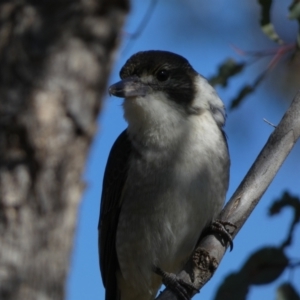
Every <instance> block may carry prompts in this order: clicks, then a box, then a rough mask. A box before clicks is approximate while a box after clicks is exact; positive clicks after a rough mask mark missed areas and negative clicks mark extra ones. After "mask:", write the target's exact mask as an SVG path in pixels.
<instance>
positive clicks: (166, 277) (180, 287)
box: [153, 266, 199, 300]
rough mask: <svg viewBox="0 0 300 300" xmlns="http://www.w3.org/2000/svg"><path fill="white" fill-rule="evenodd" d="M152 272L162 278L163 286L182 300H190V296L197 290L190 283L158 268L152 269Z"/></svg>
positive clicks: (197, 291) (197, 290)
mask: <svg viewBox="0 0 300 300" xmlns="http://www.w3.org/2000/svg"><path fill="white" fill-rule="evenodd" d="M153 271H154V272H155V273H156V274H157V275H159V276H161V277H162V282H163V284H164V285H165V286H166V287H168V288H170V289H171V290H172V291H173V292H174V293H176V295H177V296H178V297H179V298H180V299H182V300H190V299H191V296H192V295H193V294H194V293H195V292H196V293H199V289H198V288H197V287H196V286H195V285H194V284H192V283H191V282H186V281H185V280H183V279H182V278H179V277H177V276H176V275H175V274H173V273H167V272H165V271H163V270H162V269H160V268H158V267H156V266H155V267H153Z"/></svg>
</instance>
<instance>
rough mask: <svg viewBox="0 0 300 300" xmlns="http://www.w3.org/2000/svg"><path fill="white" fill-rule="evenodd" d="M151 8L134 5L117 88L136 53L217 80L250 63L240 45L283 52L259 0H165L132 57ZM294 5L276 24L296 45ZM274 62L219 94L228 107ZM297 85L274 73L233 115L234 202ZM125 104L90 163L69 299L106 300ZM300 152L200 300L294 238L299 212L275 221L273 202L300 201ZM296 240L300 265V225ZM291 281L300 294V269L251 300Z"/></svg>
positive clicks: (110, 113)
mask: <svg viewBox="0 0 300 300" xmlns="http://www.w3.org/2000/svg"><path fill="white" fill-rule="evenodd" d="M149 2H150V1H149V0H147V1H146V0H144V1H138V0H135V1H133V2H132V11H131V13H130V15H129V17H128V20H127V23H126V27H125V28H124V32H123V43H122V47H121V49H120V51H119V52H118V56H117V57H116V64H115V66H114V68H113V70H112V74H111V77H110V79H109V84H112V83H114V82H116V81H118V80H119V75H118V73H119V70H120V68H121V67H122V65H123V64H124V63H125V61H126V60H127V59H128V58H129V57H130V56H131V55H132V54H134V53H136V52H137V51H140V50H150V49H151V50H153V49H159V50H168V51H172V52H175V53H178V54H181V55H183V56H184V57H186V58H187V59H188V60H189V61H190V63H191V65H192V66H193V67H194V68H195V69H196V70H197V71H198V72H199V73H201V74H202V75H204V76H206V77H210V76H211V75H213V74H215V73H216V69H217V66H218V65H219V64H220V63H221V62H222V61H223V60H224V59H225V58H227V57H229V56H230V57H233V58H235V59H236V60H242V59H245V58H244V57H239V56H238V55H237V54H236V53H235V52H234V50H233V48H232V45H235V46H237V47H239V48H241V49H243V50H264V49H270V48H274V47H276V45H274V44H273V43H272V42H271V41H269V40H268V39H267V38H266V37H265V36H264V35H263V34H262V33H261V31H260V28H259V21H258V20H259V7H258V5H257V4H256V2H254V3H249V4H247V5H245V3H243V1H233V0H228V1H218V0H212V1H196V0H186V1H180V0H172V1H171V0H164V1H163V0H161V1H159V2H158V4H157V6H156V8H155V10H154V12H153V14H152V17H151V19H150V21H149V23H148V25H147V27H146V28H145V29H144V30H143V32H142V34H141V35H140V37H139V38H138V39H137V40H135V41H134V42H132V43H131V44H130V47H127V48H126V49H127V50H126V52H125V53H124V51H123V50H122V49H124V47H126V46H127V45H128V36H129V34H131V33H134V32H135V30H136V28H137V26H138V24H139V23H140V21H141V20H142V18H143V16H144V14H145V13H146V10H147V7H148V5H149ZM208 2H209V3H208ZM278 2H280V1H278ZM289 4H290V3H289V2H288V1H281V3H277V2H276V3H275V7H274V11H273V16H274V20H275V22H274V23H275V26H276V24H280V28H279V29H278V31H279V33H282V34H285V35H284V36H285V38H286V39H288V40H289V41H290V42H291V41H292V40H293V38H294V37H295V35H296V30H297V29H296V22H294V23H292V22H290V21H288V20H287V19H286V16H287V13H288V12H287V7H288V5H289ZM269 60H270V58H266V59H264V60H262V61H261V62H259V63H256V64H253V65H252V66H251V67H250V68H249V69H247V70H245V71H244V72H243V73H242V75H241V76H238V77H236V78H233V79H231V80H230V83H229V86H228V87H227V88H226V89H218V90H217V91H218V93H219V95H220V97H221V98H222V99H223V101H224V103H225V105H226V106H227V107H228V106H229V101H230V99H232V98H233V97H234V96H235V95H236V94H237V91H238V90H239V88H240V87H241V86H242V85H243V84H244V83H245V82H250V83H251V82H253V81H254V79H255V76H257V74H259V73H260V72H261V71H262V70H263V68H264V67H265V66H266V64H267V62H268V61H269ZM278 69H279V70H278ZM278 74H279V75H280V76H278ZM293 80H294V81H295V82H296V83H298V87H299V83H300V80H299V78H298V79H295V78H290V74H289V73H288V70H287V69H286V68H284V66H278V67H277V72H276V69H275V70H274V73H273V74H270V76H269V77H268V78H267V79H266V80H265V82H264V83H263V84H262V85H261V86H260V88H259V89H258V90H257V91H255V93H253V94H252V95H251V96H249V97H248V98H247V99H246V100H245V102H244V103H243V104H242V105H241V106H240V108H238V109H237V110H234V111H229V110H228V118H227V123H226V127H225V131H226V134H227V136H228V144H229V150H230V155H231V179H230V188H229V191H228V194H227V199H229V198H230V196H231V195H232V193H233V192H234V190H235V189H236V187H237V186H238V184H239V183H240V181H241V180H242V179H243V177H244V175H245V174H246V172H247V171H248V169H249V168H250V166H251V164H252V163H253V161H254V160H255V158H256V156H257V155H258V153H259V152H260V150H261V148H262V147H263V145H264V144H265V142H266V140H267V139H268V137H269V135H270V133H271V132H272V127H271V126H269V125H268V124H266V123H265V122H264V121H263V118H266V119H267V120H269V121H270V122H272V123H274V124H276V123H278V122H279V121H280V119H281V117H282V116H283V114H284V112H285V110H286V109H287V108H288V106H289V103H290V101H291V100H292V98H293V96H294V95H295V93H296V91H297V89H296V86H293V85H288V84H287V83H288V82H290V81H293ZM297 81H298V82H297ZM121 103H122V100H121V99H120V98H114V97H108V95H106V97H105V101H104V105H103V111H102V114H101V116H100V117H99V126H98V133H97V135H96V136H95V139H94V142H93V145H92V148H91V151H90V154H89V157H88V161H87V165H86V169H85V173H84V176H83V178H84V180H85V182H86V184H87V187H86V190H85V193H84V195H83V200H82V203H81V207H80V211H79V215H78V227H77V234H76V238H75V244H74V250H73V254H72V258H71V260H72V261H71V268H70V273H69V278H68V282H67V299H68V300H83V299H88V300H94V299H103V298H104V289H103V286H102V281H101V276H100V272H99V264H98V245H97V239H98V232H97V224H98V217H99V206H100V196H101V189H102V179H103V173H104V168H105V164H106V160H107V157H108V153H109V150H110V148H111V146H112V144H113V142H114V140H115V139H116V137H117V136H118V135H119V134H120V132H121V131H122V130H123V129H124V128H126V123H125V121H124V120H123V112H122V107H121ZM299 154H300V145H299V143H298V144H297V145H296V147H295V148H294V149H293V151H292V152H291V154H290V156H289V157H288V159H287V160H286V162H285V163H284V165H283V167H282V168H281V170H280V172H279V173H278V174H277V176H276V178H275V179H274V181H273V183H272V184H271V186H270V188H269V189H268V190H267V192H266V193H265V195H264V196H263V198H262V200H261V202H260V203H259V205H258V207H257V208H256V209H255V211H254V212H253V214H252V215H251V217H250V218H249V220H248V221H247V222H246V224H245V226H244V227H243V229H242V230H241V231H240V233H239V234H238V236H237V237H236V239H235V241H234V250H233V251H232V252H230V253H227V254H226V255H225V258H224V259H223V261H222V263H221V265H220V267H219V269H218V270H217V272H216V274H215V276H214V277H213V278H212V280H211V281H210V282H209V283H208V284H207V285H206V286H205V287H204V288H203V289H202V291H201V294H200V295H199V296H196V297H195V298H194V299H197V298H199V299H208V300H209V299H213V296H214V294H215V290H216V288H217V287H218V286H219V285H220V284H221V282H222V280H223V278H224V276H225V275H227V274H229V273H231V272H236V271H238V270H239V268H240V267H241V266H242V265H243V263H244V262H245V260H246V259H247V257H248V256H249V254H250V253H252V252H254V251H256V250H258V249H259V248H261V247H263V246H267V245H269V246H272V245H273V246H277V245H280V243H281V242H282V240H283V239H284V238H285V236H286V233H287V230H288V227H289V224H290V221H291V219H292V212H291V211H290V210H284V211H283V212H282V213H281V214H280V215H279V216H276V217H273V218H269V217H268V216H267V213H268V208H269V207H270V205H271V202H272V200H274V199H276V198H278V197H279V196H280V195H281V194H282V192H283V191H284V190H285V189H286V190H288V191H290V192H291V193H292V194H294V195H298V196H299V195H300V176H299V174H300V160H299ZM295 237H296V239H295V242H294V244H293V246H292V247H290V248H288V250H287V253H288V255H289V256H290V257H293V258H298V260H299V253H300V252H299V249H300V228H299V226H298V228H297V231H296V232H295ZM297 238H298V239H297ZM296 249H298V252H297V251H296ZM290 278H292V282H293V283H294V284H296V283H298V291H299V290H300V284H299V282H300V271H299V269H298V270H296V271H295V272H294V273H293V274H292V276H291V273H289V272H286V273H284V274H283V275H282V276H281V277H280V278H279V279H278V280H277V281H276V282H275V284H270V285H263V286H259V287H257V286H256V287H252V288H251V289H250V291H249V294H248V298H247V299H249V300H254V299H274V298H275V289H276V286H277V285H279V284H280V283H282V282H284V281H286V280H288V279H290Z"/></svg>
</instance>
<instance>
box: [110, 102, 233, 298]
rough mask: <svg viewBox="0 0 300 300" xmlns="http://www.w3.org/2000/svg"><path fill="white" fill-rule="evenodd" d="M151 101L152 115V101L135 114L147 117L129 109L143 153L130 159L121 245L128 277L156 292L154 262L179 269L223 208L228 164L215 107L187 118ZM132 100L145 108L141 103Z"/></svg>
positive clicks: (119, 233) (170, 269)
mask: <svg viewBox="0 0 300 300" xmlns="http://www.w3.org/2000/svg"><path fill="white" fill-rule="evenodd" d="M156 99H157V98H156ZM143 101H144V99H143ZM153 101H154V102H155V101H159V102H158V103H157V104H158V105H157V107H156V105H155V103H153ZM151 102H152V103H151V105H149V107H148V108H146V109H148V111H147V112H146V113H144V112H145V104H144V107H143V109H141V112H140V114H138V117H137V114H136V111H135V113H134V115H135V116H136V118H143V120H138V119H134V120H131V115H130V110H129V111H127V113H126V114H125V117H126V118H127V119H129V127H128V130H129V134H131V135H132V138H133V139H134V138H136V137H137V136H138V137H139V138H140V139H139V140H136V142H135V143H134V146H135V147H136V148H137V151H138V152H140V154H137V155H134V156H133V157H132V160H131V167H130V169H129V173H128V178H127V182H126V185H125V188H124V193H123V204H122V210H121V214H120V218H119V225H118V231H117V244H116V246H117V254H118V259H119V263H120V268H121V272H122V275H123V277H124V278H125V280H128V281H129V282H130V283H131V284H132V286H134V287H135V288H137V289H143V290H148V291H149V292H150V293H151V292H155V289H156V288H157V277H156V276H154V274H153V272H152V270H151V268H152V265H153V264H155V265H157V266H159V267H160V268H162V269H163V270H165V271H168V272H178V271H179V268H181V267H182V265H183V264H184V263H185V262H186V260H187V258H188V257H189V255H190V254H191V252H192V250H193V248H194V247H195V244H196V242H197V240H198V238H199V235H200V233H201V231H202V229H203V228H204V227H205V226H207V224H208V223H209V222H210V221H211V220H212V219H213V218H215V217H216V215H217V213H218V212H219V211H220V209H221V207H222V205H223V202H224V199H225V193H226V190H227V185H228V164H229V163H228V154H227V148H226V145H225V141H224V139H223V136H222V133H221V131H220V129H219V128H218V126H217V125H216V123H215V121H214V119H213V117H212V116H211V114H210V112H208V111H205V110H204V111H202V112H201V114H199V115H194V116H193V115H192V116H190V117H189V118H188V119H182V116H180V114H181V112H179V113H178V114H177V113H174V114H171V115H170V114H168V113H167V111H166V110H167V109H169V107H168V106H169V104H166V105H162V104H161V103H162V100H161V99H160V100H155V99H151ZM124 105H126V103H125V104H124ZM129 105H136V107H135V108H134V109H136V110H139V103H130V104H129ZM125 112H126V109H125ZM153 115H155V117H153ZM162 120H163V121H162ZM141 153H142V155H141ZM158 283H159V282H158Z"/></svg>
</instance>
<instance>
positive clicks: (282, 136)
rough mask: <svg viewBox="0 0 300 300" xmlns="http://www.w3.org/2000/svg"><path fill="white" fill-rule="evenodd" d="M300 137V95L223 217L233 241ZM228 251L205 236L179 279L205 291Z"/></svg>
mask: <svg viewBox="0 0 300 300" xmlns="http://www.w3.org/2000/svg"><path fill="white" fill-rule="evenodd" d="M299 136H300V91H298V93H297V95H296V97H295V98H294V100H293V102H292V104H291V106H290V108H289V109H288V110H287V112H286V113H285V115H284V116H283V118H282V120H281V121H280V123H279V125H278V126H277V127H276V129H275V130H274V132H273V133H272V134H271V136H270V137H269V139H268V141H267V143H266V145H265V146H264V148H263V149H262V151H261V152H260V154H259V155H258V157H257V159H256V161H255V162H254V164H253V165H252V167H251V168H250V170H249V172H248V173H247V175H246V176H245V178H244V179H243V181H242V182H241V184H240V185H239V187H238V188H237V190H236V191H235V193H234V194H233V196H232V197H231V199H230V200H229V202H228V203H227V204H226V206H225V207H224V209H223V210H222V212H221V214H220V216H219V219H220V220H222V221H226V222H231V223H233V224H235V225H236V226H237V228H236V229H234V232H233V233H232V238H234V237H235V236H236V235H237V233H238V232H239V231H240V229H241V228H242V226H243V224H244V223H245V222H246V220H247V219H248V217H249V216H250V214H251V212H252V211H253V209H254V208H255V206H256V205H257V203H258V202H259V200H260V199H261V197H262V196H263V194H264V193H265V191H266V190H267V188H268V186H269V185H270V183H271V182H272V180H273V178H274V177H275V175H276V173H277V172H278V170H279V168H280V167H281V165H282V163H283V162H284V160H285V158H286V157H287V156H288V154H289V153H290V151H291V149H292V148H293V146H294V145H295V143H296V141H297V140H298V138H299ZM226 249H227V245H224V244H223V243H222V242H220V237H219V236H218V235H215V234H211V235H208V236H205V237H204V238H203V239H202V240H201V241H200V243H199V245H198V247H197V249H196V250H195V251H194V253H193V255H192V257H191V258H190V260H189V262H188V263H187V264H186V266H185V267H184V269H183V270H182V271H181V272H180V273H179V274H178V276H179V277H180V278H183V279H184V280H185V281H188V282H194V285H195V286H197V288H199V289H201V288H202V287H203V286H204V285H205V284H206V282H207V281H208V280H210V278H211V277H212V276H213V274H214V272H215V270H216V269H217V267H218V265H219V263H220V261H221V260H222V258H223V256H224V254H225V251H226ZM192 296H193V295H192ZM157 299H159V300H176V299H177V297H176V295H175V294H174V293H173V292H172V291H171V290H170V289H165V290H164V292H163V293H161V294H160V295H159V296H158V297H157Z"/></svg>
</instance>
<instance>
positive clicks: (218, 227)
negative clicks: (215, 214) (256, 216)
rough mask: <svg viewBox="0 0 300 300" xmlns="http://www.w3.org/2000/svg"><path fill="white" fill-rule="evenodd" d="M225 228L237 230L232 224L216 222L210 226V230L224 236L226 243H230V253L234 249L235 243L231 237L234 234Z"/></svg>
mask: <svg viewBox="0 0 300 300" xmlns="http://www.w3.org/2000/svg"><path fill="white" fill-rule="evenodd" d="M225 226H231V227H233V228H234V229H235V228H236V226H235V225H234V224H233V223H231V222H227V221H221V220H215V221H213V222H212V224H211V225H210V227H209V230H210V231H212V232H216V233H219V234H220V235H221V236H222V238H223V239H224V240H225V242H227V243H229V246H230V251H232V249H233V241H232V236H231V234H232V233H230V232H229V230H228V229H227V228H226V227H225Z"/></svg>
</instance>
